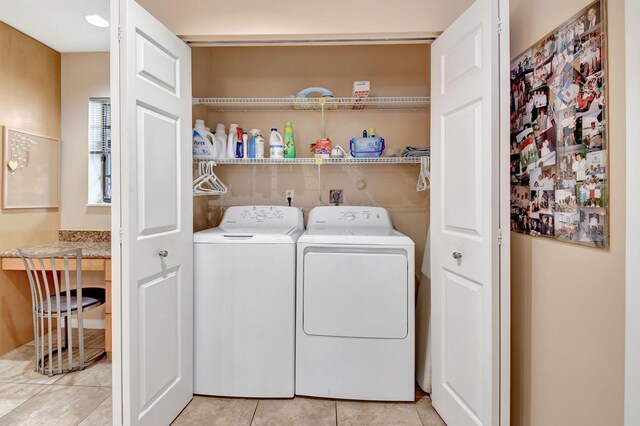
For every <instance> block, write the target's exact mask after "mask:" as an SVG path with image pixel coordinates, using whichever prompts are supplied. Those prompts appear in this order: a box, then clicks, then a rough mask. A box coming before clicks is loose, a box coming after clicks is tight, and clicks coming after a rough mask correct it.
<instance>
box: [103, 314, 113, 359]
mask: <svg viewBox="0 0 640 426" xmlns="http://www.w3.org/2000/svg"><path fill="white" fill-rule="evenodd" d="M111 349H112V346H111V314H104V350H105V352H107V354H108V355H109V357H110V356H111Z"/></svg>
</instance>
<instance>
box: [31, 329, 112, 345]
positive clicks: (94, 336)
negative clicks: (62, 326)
mask: <svg viewBox="0 0 640 426" xmlns="http://www.w3.org/2000/svg"><path fill="white" fill-rule="evenodd" d="M63 333H64V330H63ZM47 336H48V334H45V339H48V337H47ZM60 338H61V339H62V343H64V335H63V336H61V337H60ZM71 338H72V340H73V347H76V348H77V347H78V329H77V328H74V329H73V330H72V336H71ZM51 339H52V341H53V343H54V347H55V346H56V345H57V341H58V334H57V333H56V331H53V332H52V334H51ZM33 343H34V341H33V340H32V341H30V342H28V343H25V346H31V347H33ZM84 347H85V348H94V349H100V348H102V349H104V329H92V328H85V330H84Z"/></svg>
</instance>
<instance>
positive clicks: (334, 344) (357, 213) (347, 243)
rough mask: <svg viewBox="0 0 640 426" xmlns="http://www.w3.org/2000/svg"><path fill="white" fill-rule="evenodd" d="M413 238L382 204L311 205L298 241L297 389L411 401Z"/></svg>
mask: <svg viewBox="0 0 640 426" xmlns="http://www.w3.org/2000/svg"><path fill="white" fill-rule="evenodd" d="M414 252H415V244H414V243H413V241H412V240H411V239H410V238H409V237H407V236H406V235H403V234H401V233H400V232H398V231H396V230H394V229H393V226H392V223H391V218H390V216H389V213H388V212H387V210H385V209H384V208H380V207H355V206H344V207H316V208H314V209H313V210H311V212H310V213H309V220H308V222H307V230H306V232H305V233H304V234H303V235H302V236H301V237H300V239H299V240H298V255H297V265H298V266H297V282H296V287H297V293H296V301H297V302H296V394H298V395H308V396H317V397H328V398H344V399H361V400H382V401H413V400H414V394H415V385H414V383H415V381H414V380H415V376H414V360H415V352H414V347H415V336H414V334H415V320H414V315H415V313H414V312H415V309H414V294H415V285H414V263H415V254H414Z"/></svg>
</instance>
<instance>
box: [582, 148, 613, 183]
mask: <svg viewBox="0 0 640 426" xmlns="http://www.w3.org/2000/svg"><path fill="white" fill-rule="evenodd" d="M584 174H585V176H586V177H587V178H593V177H597V178H600V179H601V180H602V179H605V178H606V174H607V151H606V150H604V151H594V152H587V164H586V168H585V171H584Z"/></svg>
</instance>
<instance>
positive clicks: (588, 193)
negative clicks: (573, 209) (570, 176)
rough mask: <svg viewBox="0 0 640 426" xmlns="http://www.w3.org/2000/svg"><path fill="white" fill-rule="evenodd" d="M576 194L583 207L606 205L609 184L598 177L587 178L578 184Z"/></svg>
mask: <svg viewBox="0 0 640 426" xmlns="http://www.w3.org/2000/svg"><path fill="white" fill-rule="evenodd" d="M576 196H578V201H579V203H580V206H581V207H606V206H607V186H606V184H605V180H603V179H600V178H598V177H594V178H590V179H585V180H584V181H583V182H581V183H578V184H577V185H576Z"/></svg>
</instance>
